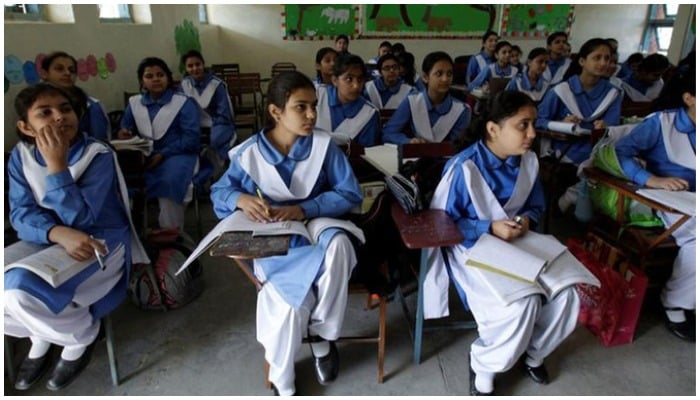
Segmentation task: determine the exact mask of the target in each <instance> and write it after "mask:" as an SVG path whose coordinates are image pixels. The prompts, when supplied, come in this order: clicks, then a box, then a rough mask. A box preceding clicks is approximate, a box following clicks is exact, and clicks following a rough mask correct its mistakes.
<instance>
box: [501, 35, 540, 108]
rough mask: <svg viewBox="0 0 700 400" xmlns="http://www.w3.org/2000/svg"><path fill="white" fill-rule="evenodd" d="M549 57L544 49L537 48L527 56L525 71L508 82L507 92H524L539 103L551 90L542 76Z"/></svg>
mask: <svg viewBox="0 0 700 400" xmlns="http://www.w3.org/2000/svg"><path fill="white" fill-rule="evenodd" d="M548 59H549V55H548V54H547V50H546V49H545V48H544V47H535V48H534V49H532V50H530V53H529V54H528V55H527V64H526V67H525V68H523V71H522V72H521V73H519V74H518V75H516V76H515V77H514V78H513V79H511V80H510V82H508V85H507V86H506V89H505V90H509V91H517V92H523V93H525V94H526V95H528V96H530V98H531V99H532V100H533V101H535V102H539V101H540V100H542V97H544V94H545V93H546V92H547V89H548V88H549V83H548V82H547V81H546V80H545V79H544V77H543V76H542V74H543V73H544V70H545V69H546V68H547V60H548Z"/></svg>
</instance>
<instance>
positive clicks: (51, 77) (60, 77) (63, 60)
mask: <svg viewBox="0 0 700 400" xmlns="http://www.w3.org/2000/svg"><path fill="white" fill-rule="evenodd" d="M77 71H78V62H77V61H76V60H75V58H74V57H73V56H71V55H70V54H68V53H66V52H63V51H56V52H53V53H51V54H49V55H47V56H46V57H44V58H43V59H42V60H41V69H40V70H39V76H40V77H41V79H42V80H43V81H44V82H47V83H51V84H54V85H56V86H59V87H61V88H63V89H65V90H66V91H67V92H68V94H70V95H71V96H73V97H74V98H75V100H76V101H77V102H78V103H80V104H85V105H86V106H85V107H81V109H82V112H83V114H80V115H78V118H79V119H80V127H79V131H78V132H86V133H87V134H88V135H90V136H92V137H94V138H97V139H100V140H102V141H109V140H110V139H111V136H112V128H111V126H110V123H109V117H108V116H107V113H106V112H105V110H104V108H103V107H102V104H101V103H100V101H99V100H97V99H96V98H94V97H90V96H88V95H87V94H86V93H85V92H84V91H83V90H82V89H81V88H79V87H78V86H76V85H75V80H76V78H77V76H78V75H77Z"/></svg>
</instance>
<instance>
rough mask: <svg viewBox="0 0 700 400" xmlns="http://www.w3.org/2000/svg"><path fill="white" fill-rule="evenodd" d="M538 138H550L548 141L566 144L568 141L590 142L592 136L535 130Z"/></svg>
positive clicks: (588, 134)
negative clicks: (560, 141)
mask: <svg viewBox="0 0 700 400" xmlns="http://www.w3.org/2000/svg"><path fill="white" fill-rule="evenodd" d="M535 132H536V133H537V135H538V136H541V137H544V138H548V139H555V140H562V141H565V142H568V141H578V140H590V138H591V134H590V133H562V132H556V131H550V130H548V129H537V130H535Z"/></svg>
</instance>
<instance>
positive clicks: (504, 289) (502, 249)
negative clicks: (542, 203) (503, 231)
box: [466, 231, 600, 305]
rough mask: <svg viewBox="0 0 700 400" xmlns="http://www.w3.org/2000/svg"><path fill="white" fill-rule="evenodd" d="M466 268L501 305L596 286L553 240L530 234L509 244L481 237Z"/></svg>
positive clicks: (562, 246)
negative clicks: (575, 288)
mask: <svg viewBox="0 0 700 400" xmlns="http://www.w3.org/2000/svg"><path fill="white" fill-rule="evenodd" d="M466 265H467V266H469V267H473V271H474V272H475V275H477V277H478V279H479V280H481V281H482V282H483V284H484V285H485V286H486V287H488V288H489V289H490V290H491V292H493V294H494V295H495V296H496V297H497V298H498V299H499V300H500V301H501V302H502V303H503V305H508V304H510V303H512V302H513V301H515V300H518V299H520V298H522V297H525V296H528V295H532V294H542V295H544V296H545V297H546V298H548V299H550V298H552V297H554V296H556V295H557V294H559V292H560V291H561V290H562V289H565V288H567V287H569V286H571V285H575V284H577V283H586V284H589V285H593V286H600V282H599V281H598V279H597V278H596V277H595V276H594V275H593V274H592V273H591V272H590V271H589V270H588V269H587V268H586V267H585V266H584V265H583V264H581V262H579V261H578V260H577V259H576V258H575V257H574V256H573V255H572V254H571V253H570V252H569V251H568V250H567V249H566V246H564V245H563V244H561V243H560V242H559V241H558V240H557V239H556V238H555V237H554V236H551V235H542V234H539V233H537V232H533V231H529V232H528V233H527V234H526V235H525V236H523V237H521V238H518V239H516V240H513V241H512V242H506V241H505V240H502V239H499V238H497V237H495V236H493V235H490V234H488V233H487V234H484V235H482V236H481V237H480V238H479V240H478V241H477V242H476V243H475V244H474V246H473V247H472V248H471V249H470V251H469V258H468V260H467V262H466Z"/></svg>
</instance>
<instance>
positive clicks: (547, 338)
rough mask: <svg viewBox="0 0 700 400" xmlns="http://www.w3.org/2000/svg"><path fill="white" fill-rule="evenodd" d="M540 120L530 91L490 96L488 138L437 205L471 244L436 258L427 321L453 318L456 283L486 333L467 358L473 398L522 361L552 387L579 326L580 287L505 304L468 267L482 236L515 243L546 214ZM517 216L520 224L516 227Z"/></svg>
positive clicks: (444, 186)
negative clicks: (556, 362) (549, 365)
mask: <svg viewBox="0 0 700 400" xmlns="http://www.w3.org/2000/svg"><path fill="white" fill-rule="evenodd" d="M535 117H536V109H535V105H534V103H533V101H532V100H531V99H530V98H529V97H528V96H527V95H525V94H524V93H519V92H501V93H499V94H498V95H496V96H495V97H493V98H491V99H490V101H489V106H488V108H487V110H486V111H485V112H484V113H482V114H481V115H480V118H481V120H480V121H479V123H478V124H477V129H478V131H477V132H480V134H481V135H482V138H481V140H479V141H478V142H476V143H474V144H473V145H471V146H469V147H468V148H466V149H465V150H463V151H462V152H460V153H459V154H457V155H456V156H454V157H453V158H452V159H450V160H449V161H448V163H447V165H446V166H445V169H444V171H443V175H442V179H441V180H440V183H439V184H438V186H437V189H436V190H435V195H434V197H433V200H432V203H431V205H430V207H431V208H434V209H442V210H445V211H446V212H447V214H448V215H449V216H450V218H452V219H453V220H454V221H455V223H456V224H457V226H458V228H459V229H460V231H461V232H462V234H463V235H464V238H465V239H464V241H463V242H462V243H460V244H458V245H455V246H452V247H448V248H447V249H446V250H447V251H446V254H445V258H446V260H445V261H446V262H443V261H442V260H443V259H444V258H443V257H441V256H440V255H439V254H438V255H437V257H432V255H431V257H430V258H429V259H430V260H433V263H432V265H431V266H430V268H429V269H428V276H427V277H426V280H425V282H426V284H425V286H424V287H425V296H424V299H425V303H424V304H425V316H426V318H441V317H444V316H446V315H447V313H448V309H447V307H448V301H447V296H448V287H449V281H450V280H451V281H452V282H453V283H454V284H455V287H456V289H457V292H458V293H459V295H460V297H461V299H462V301H463V302H464V304H465V306H466V305H467V303H468V305H469V309H470V310H471V312H472V314H473V315H474V319H475V320H476V323H477V326H478V331H479V337H478V338H477V339H476V340H475V341H474V342H473V343H472V345H471V349H470V352H469V361H468V362H469V375H470V382H469V392H470V394H471V395H472V396H476V395H482V394H493V392H494V378H495V376H496V374H497V373H500V372H505V371H508V370H509V369H511V368H512V367H513V366H514V365H515V364H516V363H518V362H519V360H521V359H522V363H523V368H524V369H525V370H526V371H527V373H528V374H529V376H530V378H532V380H534V381H535V382H537V383H540V384H547V383H548V382H549V374H548V373H547V369H546V367H545V365H544V360H545V358H546V357H547V356H549V355H550V354H551V353H552V352H553V351H554V350H556V348H557V347H558V346H559V344H560V343H561V342H562V341H564V339H566V338H567V337H568V336H569V335H570V334H571V333H572V332H573V331H574V328H576V322H577V319H578V310H579V298H578V295H577V293H576V289H575V287H573V286H571V287H569V288H566V289H564V290H563V291H562V292H560V293H559V294H558V295H557V296H556V297H554V298H553V299H551V300H549V301H544V300H543V297H542V296H540V295H537V294H534V295H529V296H525V297H523V298H521V299H518V300H515V301H514V302H512V303H510V304H509V305H507V306H504V305H502V303H501V302H500V300H498V299H497V298H496V297H495V296H494V295H493V294H492V292H491V290H490V289H488V288H487V287H486V286H484V285H483V284H480V282H482V281H481V280H480V279H478V278H476V276H475V275H473V272H472V271H473V270H474V269H475V268H470V267H467V266H465V262H466V260H467V257H468V254H469V249H470V248H471V247H472V246H473V245H474V244H475V243H476V241H477V240H478V238H479V237H480V236H481V235H483V234H485V233H491V234H492V235H494V236H496V237H498V238H501V239H503V240H505V241H511V240H513V239H516V238H518V237H521V236H523V235H525V234H526V233H527V232H528V230H530V229H533V228H534V225H535V224H536V223H537V221H538V219H539V216H540V214H541V213H542V211H543V210H544V207H545V201H544V191H543V189H542V184H541V182H540V180H539V178H538V169H539V166H538V161H537V156H536V155H535V153H533V152H532V151H531V150H530V148H531V147H532V144H533V142H534V140H535V126H534V123H535ZM516 216H519V217H520V219H521V222H520V223H517V222H514V220H515V217H516ZM438 253H440V251H439V250H438ZM433 255H434V254H433Z"/></svg>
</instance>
